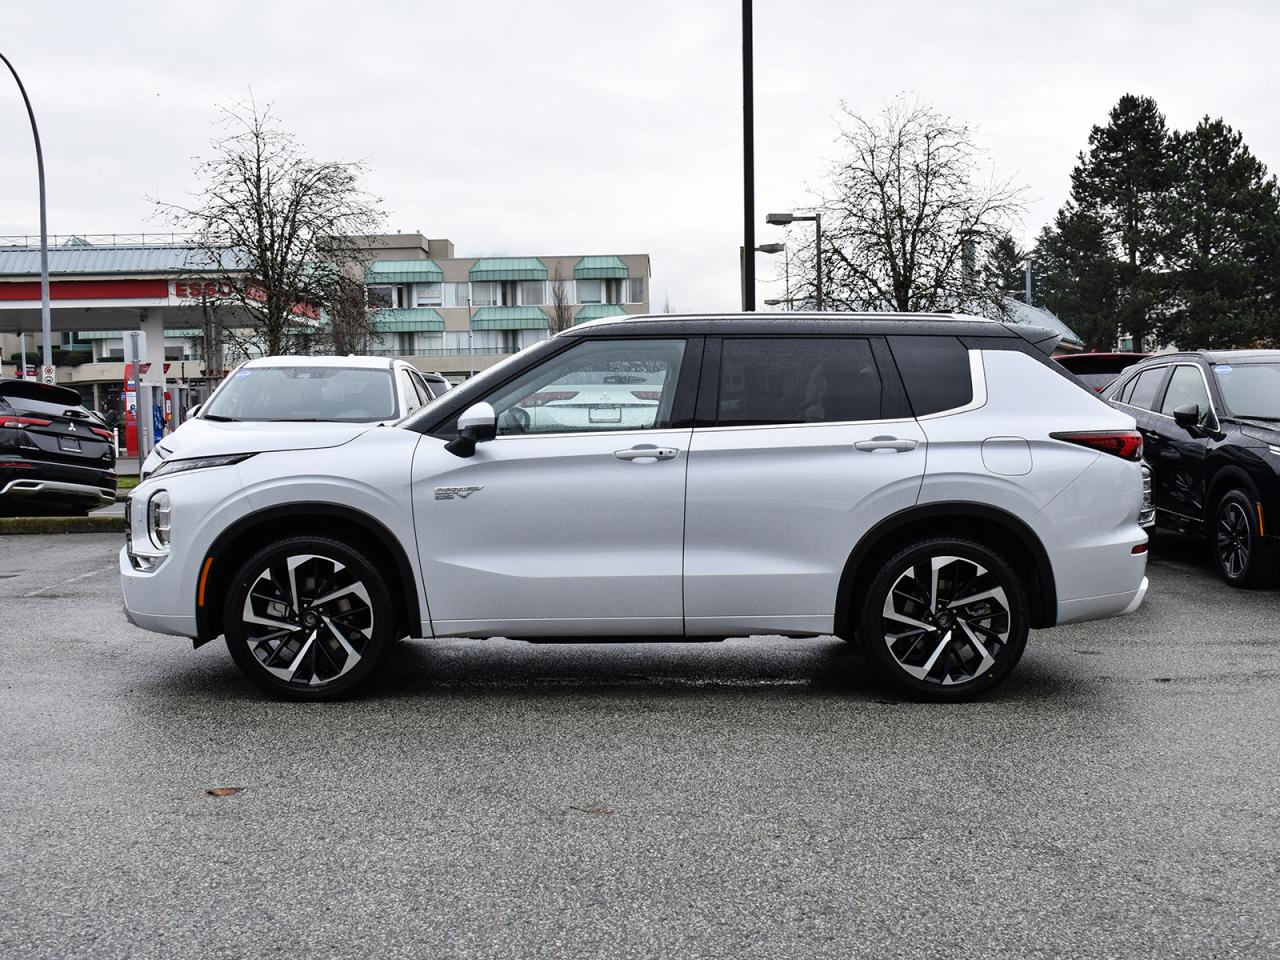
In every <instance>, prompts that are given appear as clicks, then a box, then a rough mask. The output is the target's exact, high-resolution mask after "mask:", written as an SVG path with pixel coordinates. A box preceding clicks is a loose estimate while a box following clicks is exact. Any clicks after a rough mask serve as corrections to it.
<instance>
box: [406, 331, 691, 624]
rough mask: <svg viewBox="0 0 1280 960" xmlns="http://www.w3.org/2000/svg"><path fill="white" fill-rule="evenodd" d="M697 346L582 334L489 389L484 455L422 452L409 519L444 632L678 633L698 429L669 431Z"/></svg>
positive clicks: (430, 446)
mask: <svg viewBox="0 0 1280 960" xmlns="http://www.w3.org/2000/svg"><path fill="white" fill-rule="evenodd" d="M700 346H701V340H700V339H698V338H693V339H692V340H686V339H683V338H667V339H623V338H601V339H599V340H583V341H580V342H578V343H576V344H575V345H573V346H571V347H569V348H568V349H567V350H565V351H562V352H560V353H557V354H555V355H554V356H552V357H549V358H548V359H547V360H545V361H543V362H542V363H541V364H539V365H538V366H537V367H535V368H533V369H532V370H530V371H527V372H525V373H524V374H522V375H520V376H519V377H517V378H516V379H515V380H513V381H512V382H511V383H508V384H506V385H504V386H502V387H498V388H496V389H495V390H494V392H493V393H492V394H490V395H489V396H487V397H485V398H484V399H485V400H487V401H488V402H489V403H491V404H492V405H493V407H494V409H495V411H496V412H497V414H498V436H497V437H496V438H495V439H493V440H491V441H488V442H484V443H480V444H478V445H477V447H476V452H475V455H474V456H472V457H469V458H465V459H463V458H458V457H455V456H453V455H452V454H450V453H448V452H447V451H445V450H444V448H443V444H442V443H441V442H439V441H433V442H424V443H422V444H420V445H419V447H418V453H417V454H416V456H415V459H414V467H413V478H414V482H413V497H414V521H415V524H416V526H417V531H418V550H419V555H420V557H421V560H422V568H423V577H424V581H425V584H426V592H427V602H428V605H429V607H430V613H431V621H432V626H433V629H434V631H435V633H436V634H437V635H461V636H497V635H501V636H527V637H545V636H557V635H564V636H592V635H597V634H598V635H612V636H648V635H678V634H680V633H681V632H682V631H683V627H684V621H683V617H684V609H683V599H682V593H681V558H682V551H683V539H684V483H685V468H686V466H687V464H688V448H689V436H690V432H691V430H690V427H689V426H688V425H684V426H680V427H677V426H674V425H673V424H674V423H675V421H676V419H677V415H676V411H677V410H678V409H680V407H678V406H677V397H678V395H679V396H681V397H683V394H684V392H685V391H692V390H694V389H696V383H695V381H696V373H697V360H698V357H697V356H695V355H694V354H695V353H697V351H698V350H699V349H700ZM685 402H686V401H685V400H683V399H682V400H681V403H682V404H683V403H685ZM690 405H691V402H690ZM686 420H687V418H686ZM428 439H429V440H430V438H428Z"/></svg>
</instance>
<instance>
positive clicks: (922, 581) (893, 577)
mask: <svg viewBox="0 0 1280 960" xmlns="http://www.w3.org/2000/svg"><path fill="white" fill-rule="evenodd" d="M857 619H858V636H859V637H860V638H861V642H862V646H863V649H864V651H865V652H866V655H867V659H868V660H869V661H870V662H871V663H872V665H873V666H874V667H875V668H876V669H877V671H878V672H879V673H880V674H881V675H882V676H884V677H885V679H887V680H888V681H890V682H891V683H893V684H894V685H895V686H897V687H899V688H900V689H902V690H904V691H906V692H907V693H908V694H910V695H911V696H913V697H916V698H918V699H922V700H937V701H955V700H965V699H968V698H970V697H974V696H977V695H978V694H981V693H984V692H986V691H987V690H990V689H991V688H992V687H994V686H995V685H996V684H998V683H1000V682H1001V681H1002V680H1004V678H1005V677H1007V676H1008V675H1009V673H1010V671H1012V670H1013V668H1014V667H1015V666H1016V665H1017V663H1018V660H1019V659H1020V658H1021V657H1022V651H1023V649H1024V648H1025V646H1026V642H1027V632H1028V630H1029V628H1030V612H1029V607H1028V604H1027V594H1026V590H1025V588H1024V587H1023V585H1022V581H1021V580H1020V579H1019V578H1018V575H1017V574H1016V573H1015V572H1014V570H1013V568H1012V567H1011V566H1010V565H1009V564H1008V562H1007V561H1006V560H1005V559H1004V558H1003V557H1002V556H1001V555H1000V554H999V553H997V552H996V551H994V550H992V549H991V548H989V547H987V546H985V545H983V544H981V543H978V542H976V541H973V540H963V539H959V538H951V537H938V538H931V539H927V540H917V541H915V542H914V543H910V544H908V545H907V546H905V547H903V548H902V549H901V550H899V551H898V552H897V553H895V554H893V555H892V556H891V557H889V558H887V559H886V560H885V562H884V563H883V564H882V565H881V566H880V570H879V572H878V573H877V574H876V575H875V577H874V578H873V579H872V580H871V582H870V584H868V586H867V590H866V593H865V595H864V596H863V597H862V600H861V608H860V611H859V615H858V618H857Z"/></svg>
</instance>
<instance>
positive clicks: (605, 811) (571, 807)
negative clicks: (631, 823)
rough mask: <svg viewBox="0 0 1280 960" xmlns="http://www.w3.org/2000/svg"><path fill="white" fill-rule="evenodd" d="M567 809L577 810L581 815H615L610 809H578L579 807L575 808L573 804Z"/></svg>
mask: <svg viewBox="0 0 1280 960" xmlns="http://www.w3.org/2000/svg"><path fill="white" fill-rule="evenodd" d="M566 809H569V810H577V811H578V812H579V813H593V814H601V813H613V811H612V810H610V809H609V808H608V807H578V806H574V805H573V804H572V803H571V804H569V806H568V807H567V808H566Z"/></svg>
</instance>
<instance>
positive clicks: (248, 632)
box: [222, 537, 396, 701]
mask: <svg viewBox="0 0 1280 960" xmlns="http://www.w3.org/2000/svg"><path fill="white" fill-rule="evenodd" d="M222 622H223V624H224V630H225V633H226V640H227V648H228V649H229V650H230V651H231V656H232V658H233V659H234V660H235V661H236V664H237V665H238V666H239V667H240V669H241V670H243V671H244V673H245V675H246V676H247V677H248V678H249V679H250V680H252V681H253V682H254V683H255V684H257V685H258V686H259V687H261V688H262V689H263V690H265V691H267V692H268V693H270V694H272V695H273V696H276V697H280V698H283V699H287V700H312V701H315V700H333V699H336V698H338V697H341V696H344V695H345V694H347V693H350V692H351V691H352V690H354V689H355V688H356V687H358V686H360V685H361V684H363V683H364V682H366V681H367V680H368V679H369V678H370V677H371V676H372V675H373V674H374V673H376V672H377V670H378V669H379V667H381V666H382V664H383V662H384V661H385V660H386V658H387V654H388V652H389V650H390V649H391V646H392V644H393V643H394V641H395V639H396V637H395V633H396V631H395V617H394V615H393V606H392V602H391V593H390V591H389V590H388V589H387V585H386V581H385V580H384V579H383V577H382V574H381V573H380V571H379V570H378V568H377V566H376V565H375V564H374V563H373V562H372V561H371V560H369V558H368V557H366V556H365V555H364V554H363V553H361V552H360V551H358V550H356V549H354V548H352V547H350V546H347V545H346V544H344V543H339V542H338V541H336V540H329V539H326V538H322V537H291V538H289V539H287V540H281V541H279V542H278V543H274V544H272V545H270V546H269V547H266V548H264V549H263V550H260V551H259V552H258V553H256V554H254V555H253V556H252V557H250V558H249V559H248V560H247V561H246V562H245V563H244V565H243V566H242V567H241V568H240V570H239V571H238V572H237V573H236V576H235V579H234V581H233V582H232V587H231V590H230V591H229V593H228V596H227V600H226V607H225V609H224V611H223V621H222Z"/></svg>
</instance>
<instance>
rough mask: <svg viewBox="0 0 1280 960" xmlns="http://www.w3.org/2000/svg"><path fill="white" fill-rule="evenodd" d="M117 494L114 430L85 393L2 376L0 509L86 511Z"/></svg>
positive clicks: (15, 511) (1, 511)
mask: <svg viewBox="0 0 1280 960" xmlns="http://www.w3.org/2000/svg"><path fill="white" fill-rule="evenodd" d="M115 498H116V445H115V435H114V434H113V433H112V432H111V431H110V430H109V429H107V427H106V425H105V424H104V423H103V422H102V420H101V419H100V418H99V417H98V416H97V415H96V414H93V413H90V412H89V411H88V410H86V409H85V408H84V406H83V405H82V403H81V401H80V394H78V393H76V392H75V391H74V390H68V389H67V388H66V387H55V386H53V385H51V384H44V383H36V382H35V381H33V380H0V513H18V512H23V513H25V512H30V511H31V509H32V508H36V509H39V510H47V509H49V508H54V509H60V510H73V511H83V510H87V509H89V508H90V507H98V506H102V505H103V504H106V503H113V502H114V501H115Z"/></svg>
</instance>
